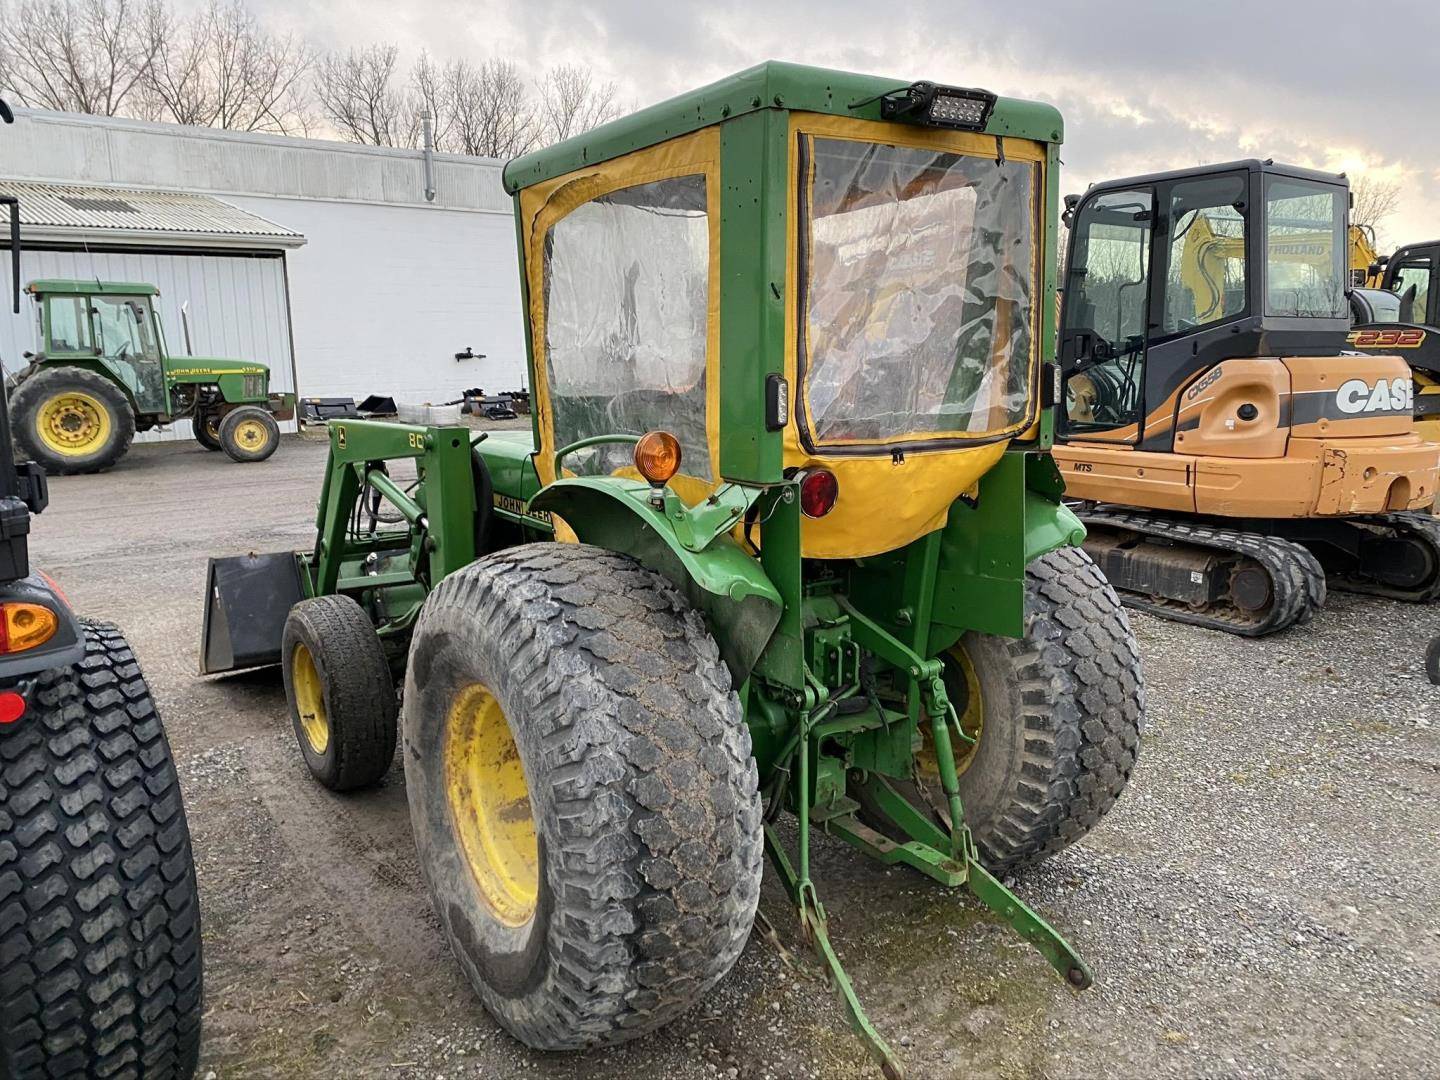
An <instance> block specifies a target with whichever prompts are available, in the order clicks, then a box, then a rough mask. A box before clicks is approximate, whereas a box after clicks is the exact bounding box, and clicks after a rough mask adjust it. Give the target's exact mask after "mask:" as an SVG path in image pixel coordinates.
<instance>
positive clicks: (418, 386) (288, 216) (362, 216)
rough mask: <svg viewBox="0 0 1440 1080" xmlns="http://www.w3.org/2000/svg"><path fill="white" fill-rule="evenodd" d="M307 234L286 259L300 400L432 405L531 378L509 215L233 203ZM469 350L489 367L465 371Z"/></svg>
mask: <svg viewBox="0 0 1440 1080" xmlns="http://www.w3.org/2000/svg"><path fill="white" fill-rule="evenodd" d="M226 201H227V202H231V203H233V204H235V205H236V206H238V207H240V209H242V210H248V211H250V212H251V213H255V214H259V215H260V216H261V217H264V218H267V219H269V220H271V221H274V222H275V223H277V224H279V225H283V226H285V227H286V228H288V229H294V230H295V231H296V232H299V233H303V234H304V235H305V237H306V244H305V246H304V247H302V248H298V249H296V250H292V251H291V252H289V253H288V255H287V256H286V260H287V262H288V265H289V271H290V296H291V308H292V320H293V324H294V331H295V355H296V368H297V371H298V373H299V380H300V393H301V394H303V395H306V396H316V397H332V396H335V397H354V398H356V400H359V399H360V398H363V397H365V396H366V395H367V394H372V393H374V394H388V395H390V396H392V397H394V398H395V399H396V400H398V401H408V402H413V403H417V404H418V403H423V402H430V403H432V404H435V403H438V402H441V401H449V400H451V399H454V398H457V397H459V396H460V392H461V391H462V390H464V389H466V388H467V387H471V386H479V387H483V388H484V389H485V390H487V391H503V390H514V389H517V388H518V387H520V386H521V385H522V384H523V383H524V381H525V341H524V333H523V327H522V325H521V321H520V281H519V270H518V264H517V261H516V256H515V225H514V222H513V220H512V219H511V218H510V216H509V215H508V214H497V213H486V212H483V211H457V210H444V209H437V208H434V207H423V208H422V207H412V206H386V205H376V204H369V203H344V202H328V201H307V200H301V199H271V198H257V197H254V196H229V197H227V198H226ZM466 346H470V347H472V348H473V349H474V350H475V352H476V353H484V354H485V355H486V359H484V360H466V361H460V362H457V361H456V360H455V354H456V353H457V352H461V351H463V350H464V349H465V348H466Z"/></svg>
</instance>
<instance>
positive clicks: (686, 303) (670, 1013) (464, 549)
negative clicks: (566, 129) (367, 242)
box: [203, 63, 1144, 1070]
mask: <svg viewBox="0 0 1440 1080" xmlns="http://www.w3.org/2000/svg"><path fill="white" fill-rule="evenodd" d="M1060 140H1061V121H1060V117H1059V115H1058V114H1057V113H1056V112H1055V110H1054V109H1053V108H1051V107H1050V106H1047V105H1041V104H1036V103H1033V102H1027V101H1017V100H1009V99H1000V98H997V97H996V96H995V95H993V94H990V93H988V92H986V91H983V90H973V89H966V88H959V87H949V86H940V85H936V84H933V83H928V82H919V83H911V82H908V81H905V80H895V79H885V78H876V77H871V76H862V75H854V74H849V73H845V72H839V71H827V70H822V69H816V68H808V67H799V66H795V65H790V64H780V63H769V64H763V65H760V66H759V67H755V68H752V69H750V70H748V71H745V72H742V73H740V74H738V75H735V76H733V77H731V78H728V79H725V80H723V81H721V82H719V83H716V84H714V85H711V86H707V87H705V88H703V89H700V90H696V91H693V92H691V93H689V94H685V95H683V96H681V97H679V98H676V99H674V100H671V101H667V102H664V103H662V104H659V105H655V106H652V107H651V108H648V109H645V110H642V111H640V112H638V113H636V114H634V115H633V116H629V117H626V118H624V119H621V120H617V121H615V122H613V123H610V124H606V125H604V126H602V127H600V128H597V129H596V130H594V131H592V132H589V133H587V134H585V135H582V136H578V137H576V138H573V139H570V140H567V141H565V142H562V143H559V144H558V145H556V146H553V147H549V148H547V149H544V150H541V151H537V152H535V153H532V154H528V155H526V156H524V157H521V158H518V159H516V160H514V161H512V162H510V163H509V164H508V165H507V166H506V169H505V172H504V179H505V185H506V187H507V189H508V190H509V191H510V192H511V193H512V195H513V196H514V200H515V211H516V225H517V237H518V240H519V255H520V271H521V285H522V301H523V306H524V318H525V340H526V344H527V348H528V353H529V363H530V374H531V386H532V387H533V398H532V400H533V403H534V423H533V428H532V430H531V431H529V432H488V433H479V432H474V431H471V430H469V429H466V428H448V427H438V428H423V427H411V426H407V425H401V424H388V423H381V422H363V421H362V422H353V421H348V422H336V423H332V424H331V426H330V435H331V451H330V454H331V456H330V464H329V471H328V473H327V477H326V481H325V488H324V490H323V492H322V497H321V506H320V509H319V512H318V515H317V522H316V523H317V542H316V546H315V547H314V548H313V549H312V550H310V551H307V552H301V553H298V554H291V553H282V554H279V555H268V556H267V555H259V556H257V555H245V556H238V557H233V558H226V559H216V560H213V561H212V566H211V575H210V576H211V580H210V588H209V589H208V591H207V613H206V633H205V639H204V642H203V650H204V660H203V663H204V666H205V668H206V670H209V671H222V670H228V669H231V668H234V667H241V666H248V665H254V664H258V663H266V662H270V663H274V662H278V663H279V664H280V665H281V667H282V670H283V672H284V676H285V679H286V685H287V688H288V689H289V691H290V694H289V697H290V702H291V719H292V722H293V725H294V727H295V730H296V735H297V739H298V741H299V744H300V749H301V752H302V754H303V755H304V757H305V759H306V761H307V762H308V763H309V765H310V767H311V771H312V773H313V774H314V775H315V776H316V777H317V778H318V779H319V780H320V781H321V782H322V783H325V784H327V785H329V786H332V787H337V788H353V787H360V786H364V785H366V784H372V783H374V782H375V781H377V780H378V779H379V778H380V776H381V775H382V774H383V773H384V772H385V771H386V769H388V768H389V766H390V748H391V747H393V746H394V744H395V741H396V739H397V729H398V728H399V726H400V725H399V722H398V721H397V715H396V709H395V705H394V700H393V697H392V696H390V694H389V687H390V686H391V685H392V680H394V681H396V682H399V681H403V695H402V696H403V731H399V732H398V735H399V736H401V741H402V742H403V747H404V749H403V755H402V756H403V760H404V767H405V772H406V787H407V792H408V795H409V799H410V807H411V820H412V823H413V825H414V828H415V832H416V838H417V844H418V846H419V850H420V861H421V865H422V867H424V872H425V876H426V880H427V882H428V884H429V887H430V891H431V894H432V898H433V900H434V903H435V909H436V912H437V913H438V915H439V917H440V921H441V924H442V927H443V928H444V931H445V934H446V936H447V938H448V939H449V941H450V944H451V946H452V948H453V949H454V951H455V954H456V956H457V957H458V958H459V961H460V963H461V966H462V967H463V968H464V970H465V971H466V973H467V974H468V975H469V977H470V979H471V981H472V982H473V983H474V985H475V987H476V989H477V991H478V992H479V994H480V996H481V998H482V999H483V1001H484V1002H485V1004H486V1006H487V1007H488V1008H489V1009H490V1011H491V1012H492V1013H493V1014H494V1015H495V1016H496V1017H497V1018H498V1019H499V1021H500V1022H501V1023H502V1024H503V1025H504V1026H505V1027H506V1028H507V1029H508V1030H509V1031H510V1032H512V1033H513V1034H515V1035H516V1036H517V1037H518V1038H520V1039H522V1040H524V1041H525V1042H526V1043H528V1044H529V1045H531V1046H536V1047H543V1048H547V1049H567V1048H568V1049H576V1048H583V1047H588V1046H595V1045H602V1044H609V1043H615V1042H619V1041H622V1040H624V1039H628V1038H631V1037H633V1036H636V1035H640V1034H643V1033H645V1032H647V1031H651V1030H654V1029H655V1028H657V1027H659V1026H661V1025H662V1024H664V1023H665V1022H666V1021H668V1020H669V1019H671V1018H672V1017H674V1016H676V1015H678V1014H679V1013H680V1012H682V1011H684V1010H685V1009H687V1008H689V1007H690V1006H692V1005H693V1004H695V1003H696V1002H697V1001H699V1000H701V999H702V998H703V997H704V995H705V994H706V993H707V992H708V991H709V989H710V987H711V986H713V985H714V984H715V983H716V982H717V981H718V980H719V979H720V978H721V977H723V976H724V975H725V973H726V972H727V971H728V970H729V969H730V967H731V966H732V965H733V963H734V962H735V959H736V957H737V956H738V955H739V953H740V950H741V948H742V947H743V946H744V943H745V941H746V938H747V935H748V933H749V930H750V924H751V921H752V919H753V918H754V914H755V905H756V901H757V899H758V896H759V888H760V877H761V862H762V850H767V851H768V853H769V855H770V858H771V861H772V863H773V865H774V867H775V870H776V873H777V874H778V876H779V880H780V881H781V882H782V883H783V885H784V886H785V888H786V890H787V891H788V892H789V894H790V896H791V898H792V899H793V901H794V903H795V905H796V911H797V913H798V917H799V921H800V926H801V928H802V931H803V933H804V935H805V937H806V939H807V940H808V941H810V942H812V943H813V944H814V945H815V947H816V948H817V949H818V950H819V952H820V954H821V956H822V957H823V959H824V962H825V963H826V964H827V965H828V966H829V968H830V972H831V974H832V975H833V977H834V979H835V984H836V986H837V987H838V989H839V991H840V993H841V995H842V997H843V999H844V1002H845V1004H846V1007H847V1009H848V1010H849V1015H850V1016H851V1018H852V1020H853V1022H854V1024H855V1026H856V1028H857V1030H859V1031H860V1032H861V1034H862V1036H863V1038H864V1039H865V1041H866V1044H867V1045H868V1046H869V1047H870V1049H871V1050H872V1051H873V1052H874V1054H875V1055H876V1057H877V1058H878V1059H879V1060H880V1061H881V1062H882V1063H883V1064H885V1066H886V1067H887V1068H889V1069H892V1070H894V1069H898V1063H897V1062H896V1061H895V1059H894V1057H893V1055H892V1054H891V1052H890V1050H889V1049H888V1047H887V1046H886V1045H885V1043H884V1042H883V1040H882V1039H881V1038H880V1036H879V1035H878V1034H877V1033H876V1032H875V1031H874V1030H873V1028H872V1027H871V1026H870V1024H869V1022H868V1021H867V1020H866V1019H865V1015H864V1013H863V1012H862V1010H861V1008H860V1005H859V1003H858V1000H857V998H856V995H855V993H854V991H853V990H852V988H851V986H850V983H849V981H848V980H847V979H846V977H845V974H844V971H843V969H842V967H841V965H840V961H839V959H838V957H837V954H836V951H835V950H834V948H833V947H832V945H831V943H830V940H829V938H828V935H827V932H826V925H827V924H826V918H825V912H824V908H823V907H822V906H821V903H820V901H819V899H818V890H819V887H820V883H818V882H816V881H815V880H814V879H813V878H812V873H811V860H810V841H811V836H812V833H813V832H815V831H823V832H826V833H829V834H830V835H831V836H833V837H837V838H839V839H841V840H843V841H844V842H846V843H848V844H850V845H852V846H853V847H854V848H855V849H856V850H857V851H858V852H860V853H863V854H864V855H867V856H869V857H871V858H874V859H877V860H879V861H881V862H883V863H886V864H890V865H895V866H901V867H905V868H908V869H909V870H910V871H913V872H915V873H918V874H922V875H924V876H926V877H929V878H930V879H932V880H933V881H935V882H938V883H939V884H941V885H943V886H949V887H961V886H963V887H965V888H966V889H968V891H969V893H970V894H971V895H972V896H973V897H975V898H978V899H979V900H980V902H981V903H983V904H984V905H986V906H987V907H989V908H991V909H992V910H993V911H995V912H996V913H997V914H998V915H999V916H1000V917H1001V918H1002V919H1004V920H1005V921H1007V922H1009V923H1010V924H1011V925H1012V926H1014V927H1015V928H1016V929H1017V930H1018V931H1019V932H1020V933H1021V934H1022V935H1023V936H1024V937H1025V939H1026V940H1028V941H1030V942H1031V943H1033V944H1034V945H1035V946H1036V947H1037V948H1038V949H1039V950H1040V952H1041V953H1042V954H1043V955H1044V956H1045V957H1046V959H1047V960H1048V961H1049V962H1050V963H1051V964H1052V965H1053V966H1054V967H1055V968H1056V970H1057V971H1058V972H1059V974H1060V975H1061V976H1062V977H1063V979H1064V980H1065V981H1066V982H1067V983H1069V984H1070V985H1071V986H1073V987H1077V988H1083V987H1084V986H1086V985H1088V984H1089V982H1090V978H1091V977H1090V973H1089V970H1088V968H1086V966H1085V965H1084V964H1083V963H1082V962H1081V960H1080V958H1079V957H1078V956H1077V955H1076V953H1075V951H1074V950H1073V949H1072V948H1071V947H1070V946H1069V945H1068V944H1067V943H1066V942H1065V940H1064V938H1063V937H1062V936H1061V935H1060V934H1059V933H1058V932H1057V931H1056V930H1055V929H1053V928H1052V927H1050V926H1049V925H1048V924H1046V923H1045V922H1044V921H1043V920H1042V919H1041V918H1040V917H1039V916H1037V915H1036V914H1035V913H1034V912H1032V911H1031V910H1030V909H1029V908H1027V907H1026V906H1025V905H1024V904H1023V903H1022V902H1021V901H1020V900H1019V899H1017V898H1016V897H1015V895H1014V894H1013V893H1012V892H1010V890H1009V889H1008V888H1006V887H1005V886H1004V885H1002V884H1001V882H1000V875H1004V874H1010V873H1012V872H1015V871H1018V870H1019V869H1021V868H1022V867H1025V866H1027V865H1030V864H1033V863H1036V862H1039V861H1041V860H1043V859H1046V858H1049V857H1051V856H1052V855H1054V854H1055V853H1057V852H1058V851H1060V850H1061V849H1062V848H1064V847H1065V846H1066V845H1068V844H1069V843H1071V842H1073V841H1074V840H1076V839H1078V838H1079V837H1080V836H1082V835H1083V834H1084V833H1085V832H1086V831H1088V830H1089V829H1090V828H1091V827H1093V826H1094V825H1095V824H1096V823H1097V822H1098V821H1099V820H1100V818H1101V817H1102V816H1103V815H1104V813H1105V812H1106V811H1107V810H1108V809H1109V808H1110V806H1111V805H1112V804H1113V803H1114V801H1115V799H1116V798H1117V797H1118V796H1119V795H1120V793H1121V791H1122V789H1123V788H1124V786H1125V784H1126V781H1127V780H1128V777H1129V775H1130V771H1131V768H1132V765H1133V763H1134V760H1135V754H1136V750H1137V747H1138V731H1139V724H1140V721H1141V715H1142V711H1143V706H1144V698H1143V686H1142V681H1141V675H1140V667H1139V659H1138V654H1137V651H1136V647H1135V642H1134V639H1133V637H1132V635H1131V632H1130V628H1129V625H1128V623H1127V622H1126V619H1125V616H1124V614H1123V612H1122V610H1121V608H1120V606H1119V603H1118V601H1117V599H1116V597H1115V595H1114V593H1113V592H1112V591H1111V590H1110V588H1109V586H1108V584H1107V583H1106V582H1105V580H1104V578H1103V577H1102V576H1101V575H1100V574H1099V573H1098V572H1097V570H1096V569H1095V567H1094V566H1093V565H1092V564H1091V563H1090V561H1089V559H1088V558H1087V557H1086V556H1085V555H1084V553H1083V552H1082V551H1081V550H1080V549H1079V548H1078V547H1076V546H1075V545H1076V544H1078V543H1079V541H1080V540H1081V538H1082V537H1083V530H1082V529H1081V528H1080V526H1079V524H1078V522H1077V521H1076V520H1075V518H1074V517H1073V515H1072V514H1071V513H1070V511H1069V510H1067V509H1066V508H1065V507H1064V506H1063V505H1062V502H1061V484H1060V481H1059V477H1058V475H1057V472H1056V470H1055V467H1054V465H1053V463H1052V461H1051V459H1050V457H1049V455H1048V453H1047V449H1048V446H1049V443H1050V438H1051V404H1052V402H1051V391H1050V388H1051V387H1052V386H1053V374H1054V372H1053V368H1052V367H1051V366H1050V362H1051V350H1050V343H1051V342H1052V341H1053V335H1054V323H1053V319H1054V308H1053V304H1051V303H1050V302H1048V301H1047V299H1046V298H1047V297H1049V296H1052V295H1053V290H1054V273H1055V228H1056V211H1057V207H1056V169H1057V168H1058V157H1057V153H1058V148H1059V143H1060ZM382 504H383V505H382ZM387 519H388V520H390V521H395V522H399V524H398V525H395V526H392V527H388V528H387V527H386V526H385V521H386V520H387ZM277 598H278V599H277ZM377 688H383V689H377ZM783 813H789V814H791V815H793V817H794V818H795V819H796V828H794V829H793V830H791V829H781V828H779V827H778V826H777V824H776V819H777V818H778V817H779V816H780V815H781V814H783ZM787 838H789V840H788V842H787Z"/></svg>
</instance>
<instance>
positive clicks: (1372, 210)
mask: <svg viewBox="0 0 1440 1080" xmlns="http://www.w3.org/2000/svg"><path fill="white" fill-rule="evenodd" d="M1350 195H1351V198H1352V199H1353V200H1354V205H1353V206H1351V208H1350V221H1351V223H1352V224H1355V225H1359V226H1360V227H1362V228H1365V229H1369V230H1370V231H1371V233H1372V234H1373V235H1374V237H1375V241H1376V244H1377V245H1379V243H1380V237H1381V235H1382V234H1383V230H1384V225H1385V220H1386V219H1387V218H1389V217H1390V216H1391V215H1393V214H1394V213H1395V211H1396V210H1398V209H1399V208H1400V184H1399V183H1398V182H1397V181H1394V180H1380V179H1377V178H1376V177H1373V176H1361V177H1357V178H1356V179H1355V180H1352V181H1351V183H1350Z"/></svg>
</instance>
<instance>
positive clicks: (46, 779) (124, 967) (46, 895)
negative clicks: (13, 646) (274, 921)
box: [0, 623, 201, 1080]
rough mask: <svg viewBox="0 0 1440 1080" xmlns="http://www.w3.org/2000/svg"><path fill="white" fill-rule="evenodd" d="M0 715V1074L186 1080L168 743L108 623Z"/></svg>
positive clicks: (190, 1051) (184, 948) (179, 822)
mask: <svg viewBox="0 0 1440 1080" xmlns="http://www.w3.org/2000/svg"><path fill="white" fill-rule="evenodd" d="M85 646H86V656H85V659H84V660H83V661H82V662H81V663H80V664H79V665H78V666H77V667H74V668H55V669H52V670H50V671H46V672H44V673H42V674H41V675H40V676H39V677H38V680H37V683H36V686H35V689H34V691H33V692H32V694H31V696H30V706H29V708H28V709H27V711H26V712H25V714H24V715H23V716H21V717H20V718H19V719H18V720H16V721H13V722H11V723H8V724H0V1077H5V1078H6V1080H29V1078H32V1077H33V1078H35V1080H39V1078H41V1077H44V1078H47V1080H55V1078H62V1077H63V1078H75V1080H80V1078H88V1077H99V1076H133V1077H141V1076H143V1077H153V1078H156V1080H188V1078H189V1077H190V1076H192V1075H193V1074H194V1072H195V1067H196V1063H197V1061H198V1058H199V1052H200V1014H201V955H200V907H199V902H198V899H197V897H196V891H195V868H194V863H193V860H192V857H191V853H190V833H189V830H188V828H187V827H186V823H185V808H184V806H183V805H182V803H181V801H180V785H179V783H178V781H177V779H176V776H175V766H174V764H173V763H172V761H171V757H170V747H169V745H168V744H167V743H166V741H165V732H164V730H163V729H162V727H161V724H160V717H159V715H158V714H157V713H156V711H155V705H154V702H153V701H152V700H151V698H150V692H149V690H148V689H147V688H146V685H145V678H144V676H143V675H142V674H141V673H140V668H139V666H138V665H137V664H136V662H135V657H134V655H133V654H132V653H131V652H130V648H129V646H127V645H126V644H125V639H124V638H123V637H122V636H121V635H120V633H119V631H117V630H115V629H114V628H113V627H110V626H106V625H103V624H99V623H87V624H85Z"/></svg>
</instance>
